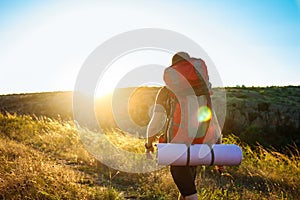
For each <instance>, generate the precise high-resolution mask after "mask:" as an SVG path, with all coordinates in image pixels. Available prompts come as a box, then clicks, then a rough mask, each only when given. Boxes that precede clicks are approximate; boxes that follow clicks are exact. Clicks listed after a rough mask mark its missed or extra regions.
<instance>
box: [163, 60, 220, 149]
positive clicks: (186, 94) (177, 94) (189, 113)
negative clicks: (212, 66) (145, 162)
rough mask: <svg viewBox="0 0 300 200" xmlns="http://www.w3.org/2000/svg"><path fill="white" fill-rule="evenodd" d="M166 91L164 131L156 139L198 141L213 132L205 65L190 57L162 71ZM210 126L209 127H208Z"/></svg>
mask: <svg viewBox="0 0 300 200" xmlns="http://www.w3.org/2000/svg"><path fill="white" fill-rule="evenodd" d="M164 81H165V83H166V87H167V88H168V90H169V93H170V94H169V96H170V98H169V103H168V104H169V107H170V109H169V113H168V121H167V122H168V123H167V130H166V134H164V136H163V138H160V141H159V142H171V143H186V144H201V143H205V142H206V141H207V140H208V139H209V140H210V141H211V138H212V137H213V135H210V136H209V135H207V133H208V132H209V133H213V132H214V131H213V130H211V129H212V128H213V127H212V126H211V127H210V121H211V116H212V115H211V114H212V108H211V98H210V93H211V90H210V83H209V77H208V72H207V66H206V64H205V62H204V61H203V60H202V59H195V58H191V59H189V60H187V61H186V60H184V61H181V62H179V63H176V64H174V65H172V66H170V67H168V68H166V69H165V71H164ZM209 129H210V130H209Z"/></svg>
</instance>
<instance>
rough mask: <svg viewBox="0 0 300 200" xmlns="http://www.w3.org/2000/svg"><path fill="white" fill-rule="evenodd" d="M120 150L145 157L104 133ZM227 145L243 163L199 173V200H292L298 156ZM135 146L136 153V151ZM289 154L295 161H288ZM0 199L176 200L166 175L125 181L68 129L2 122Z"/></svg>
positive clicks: (37, 121) (299, 187)
mask: <svg viewBox="0 0 300 200" xmlns="http://www.w3.org/2000/svg"><path fill="white" fill-rule="evenodd" d="M107 136H108V138H109V140H110V141H111V142H112V143H113V144H114V145H116V146H118V147H119V148H122V149H124V150H126V151H132V152H139V153H141V152H143V151H144V149H143V144H144V142H145V141H144V140H143V139H137V138H134V137H129V136H128V135H127V134H126V133H123V132H122V131H121V130H118V129H114V130H110V131H108V132H107ZM224 142H225V143H234V144H238V145H239V146H241V147H242V149H243V156H244V158H243V162H242V164H241V165H240V166H237V167H227V168H226V171H225V173H223V174H219V173H218V171H217V170H216V169H215V168H214V167H205V166H203V167H199V168H198V176H197V179H196V183H197V190H198V194H199V198H200V199H297V198H298V197H299V196H300V192H299V191H300V170H299V159H300V156H299V152H298V151H297V150H296V149H294V150H293V151H291V152H290V154H289V155H285V154H282V153H279V152H277V151H276V150H274V149H272V150H267V149H264V148H263V147H262V146H260V145H257V146H256V147H250V146H249V145H247V144H246V143H242V142H240V141H239V139H238V138H237V137H235V136H233V135H230V136H227V137H225V138H224ZM133 144H134V145H133ZM292 152H293V153H292ZM0 163H1V164H0V199H176V198H177V195H178V191H177V189H176V186H175V184H174V183H173V181H172V177H171V175H170V173H169V169H168V167H165V168H163V169H161V170H158V171H154V172H151V173H146V174H129V173H125V172H120V171H117V170H113V169H110V168H108V167H106V166H105V165H103V164H101V163H100V162H98V161H97V160H96V159H95V158H94V157H93V156H91V155H90V154H89V152H87V150H86V148H85V146H84V145H83V144H82V143H81V140H80V137H79V135H78V132H77V129H76V128H75V126H74V124H73V123H72V122H71V121H64V120H61V119H56V120H54V119H51V118H46V117H39V118H38V117H30V116H28V115H23V116H19V115H10V114H6V115H3V114H0Z"/></svg>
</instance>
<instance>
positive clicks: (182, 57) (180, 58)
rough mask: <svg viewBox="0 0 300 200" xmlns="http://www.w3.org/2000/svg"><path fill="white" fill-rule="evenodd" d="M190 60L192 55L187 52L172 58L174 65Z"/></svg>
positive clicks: (179, 53)
mask: <svg viewBox="0 0 300 200" xmlns="http://www.w3.org/2000/svg"><path fill="white" fill-rule="evenodd" d="M189 59H190V55H189V54H188V53H186V52H178V53H176V54H175V55H174V56H173V58H172V65H174V64H176V63H178V62H180V61H183V60H189Z"/></svg>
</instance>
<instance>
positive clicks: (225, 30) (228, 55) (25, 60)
mask: <svg viewBox="0 0 300 200" xmlns="http://www.w3.org/2000/svg"><path fill="white" fill-rule="evenodd" d="M299 6H300V1H285V0H274V1H260V0H255V1H247V2H246V1H244V2H242V1H238V0H228V1H221V0H213V1H209V2H207V1H196V0H194V1H192V0H190V1H185V2H183V1H165V2H159V1H151V2H149V1H138V2H135V3H132V1H117V0H114V1H109V2H106V1H89V2H82V1H72V2H71V1H66V0H63V1H58V0H57V1H43V2H40V1H36V0H27V1H14V2H5V1H0V66H1V73H0V94H12V93H27V92H48V91H72V90H74V84H75V81H76V77H77V74H78V72H79V70H80V68H81V66H82V64H83V63H84V61H85V60H86V59H87V57H88V56H89V54H90V53H91V52H92V51H93V50H94V49H95V48H97V47H98V46H99V45H100V44H102V43H103V42H104V41H106V40H108V39H110V38H111V37H113V36H115V35H118V34H120V33H123V32H126V31H131V30H134V29H140V28H161V29H168V30H172V31H176V32H178V33H181V34H183V35H185V36H187V37H189V38H190V39H192V40H194V41H195V42H197V43H198V44H199V45H200V46H201V47H202V48H203V49H204V50H205V51H206V52H207V54H208V55H209V57H210V58H211V59H212V61H213V62H214V64H215V66H216V68H217V69H218V72H219V74H220V77H221V79H222V82H223V86H236V85H240V86H241V85H245V86H247V87H251V86H261V87H264V86H287V85H300V79H299V74H300V73H299V72H300V37H299V35H300V9H299ZM183 11H185V12H183ZM178 13H180V15H179V14H178ZM171 56H172V55H171V54H166V53H161V54H159V53H157V52H142V53H141V54H138V55H129V56H128V57H127V58H124V59H123V60H122V59H121V60H120V62H119V64H118V63H117V62H116V64H115V67H114V69H115V71H113V70H112V71H111V72H110V75H109V78H106V80H104V81H105V82H104V84H101V90H102V92H103V93H105V92H108V91H110V90H111V88H112V87H113V86H115V85H119V86H120V87H122V86H124V87H129V86H138V85H143V83H149V84H152V83H154V85H155V84H163V82H162V74H161V72H162V70H163V68H164V67H167V66H168V65H169V64H170V60H171ZM147 64H156V65H160V66H161V68H158V69H157V71H155V73H154V74H151V75H152V76H150V77H149V73H150V72H151V73H152V71H151V70H150V71H149V73H147V72H146V73H143V72H142V71H141V72H139V73H140V76H139V77H138V80H134V81H128V80H133V78H132V77H131V76H128V77H127V78H128V80H126V76H125V74H126V73H128V72H129V71H130V70H132V67H136V66H140V65H147ZM118 66H119V67H118ZM121 66H122V69H124V71H122V70H120V68H121ZM123 66H124V67H123ZM125 66H126V67H125ZM126 70H127V71H126ZM107 72H109V70H108V71H107ZM116 74H118V75H116ZM115 75H116V76H115ZM122 78H123V79H124V80H123V79H122ZM120 79H122V80H123V82H122V81H121V82H122V84H120V83H118V81H119V80H120ZM143 81H144V82H143Z"/></svg>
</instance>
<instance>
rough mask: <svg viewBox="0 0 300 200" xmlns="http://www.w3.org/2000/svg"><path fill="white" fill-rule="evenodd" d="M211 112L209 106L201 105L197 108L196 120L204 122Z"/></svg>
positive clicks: (208, 118)
mask: <svg viewBox="0 0 300 200" xmlns="http://www.w3.org/2000/svg"><path fill="white" fill-rule="evenodd" d="M211 116H212V113H211V110H210V108H209V107H207V106H201V107H200V108H199V109H198V121H199V122H206V121H208V120H210V119H211Z"/></svg>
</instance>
